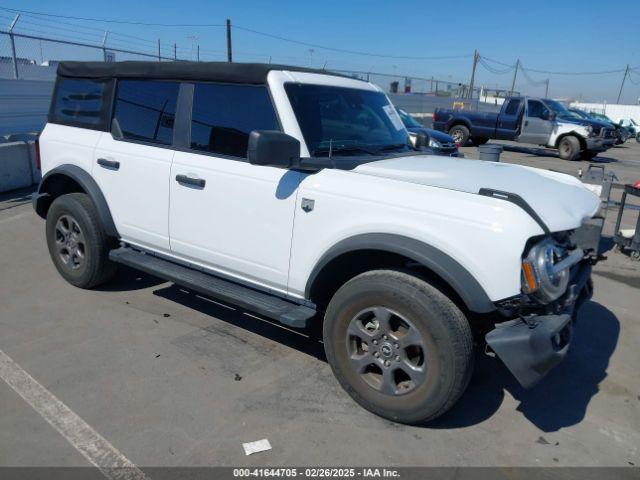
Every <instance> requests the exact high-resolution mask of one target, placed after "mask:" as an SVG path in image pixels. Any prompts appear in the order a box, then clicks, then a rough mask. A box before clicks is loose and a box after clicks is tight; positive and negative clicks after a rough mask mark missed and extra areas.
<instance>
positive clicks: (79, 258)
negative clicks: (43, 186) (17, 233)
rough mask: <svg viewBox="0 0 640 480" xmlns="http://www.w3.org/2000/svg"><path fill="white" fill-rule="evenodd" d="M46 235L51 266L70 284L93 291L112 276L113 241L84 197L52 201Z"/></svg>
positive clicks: (77, 196) (71, 196)
mask: <svg viewBox="0 0 640 480" xmlns="http://www.w3.org/2000/svg"><path fill="white" fill-rule="evenodd" d="M46 235H47V246H48V247H49V254H50V255H51V259H52V260H53V264H54V265H55V266H56V269H57V270H58V272H59V273H60V275H62V277H63V278H64V279H65V280H66V281H67V282H69V283H71V284H72V285H75V286H76V287H80V288H92V287H95V286H97V285H100V284H102V283H105V282H106V281H108V280H109V279H110V278H111V277H112V276H113V274H114V273H115V270H116V267H115V264H114V263H112V262H111V261H109V250H110V249H111V248H112V247H113V241H112V240H111V239H110V238H109V237H107V235H106V234H105V232H104V230H103V228H102V225H101V224H100V220H99V218H98V214H97V212H96V209H95V206H94V205H93V202H92V201H91V199H90V198H89V197H88V196H87V195H86V194H84V193H69V194H66V195H61V196H60V197H58V198H56V199H55V200H54V201H53V203H52V204H51V207H50V208H49V211H48V212H47V226H46Z"/></svg>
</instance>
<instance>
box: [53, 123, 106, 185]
mask: <svg viewBox="0 0 640 480" xmlns="http://www.w3.org/2000/svg"><path fill="white" fill-rule="evenodd" d="M101 135H102V132H99V131H97V130H89V129H86V128H78V127H69V126H66V125H57V124H55V123H47V124H46V125H45V127H44V129H43V130H42V133H41V134H40V158H41V162H42V175H43V176H44V175H45V174H46V173H47V172H48V171H49V170H52V169H54V168H56V167H58V166H60V165H76V166H78V167H80V168H82V169H83V170H85V171H86V172H87V173H91V169H92V167H93V152H94V150H95V148H96V145H97V144H98V141H99V140H100V136H101Z"/></svg>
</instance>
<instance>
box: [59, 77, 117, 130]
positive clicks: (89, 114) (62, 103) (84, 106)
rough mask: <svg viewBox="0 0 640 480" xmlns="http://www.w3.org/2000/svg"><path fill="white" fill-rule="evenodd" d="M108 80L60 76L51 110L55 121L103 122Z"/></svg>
mask: <svg viewBox="0 0 640 480" xmlns="http://www.w3.org/2000/svg"><path fill="white" fill-rule="evenodd" d="M106 87H107V82H106V81H104V80H94V79H91V78H64V77H60V78H58V83H57V85H56V91H55V98H54V100H53V108H52V111H51V114H52V118H51V120H52V121H53V122H61V123H68V124H72V125H77V126H79V127H82V126H93V127H95V126H98V125H99V124H100V123H101V122H102V117H103V115H102V111H103V101H104V97H105V89H106Z"/></svg>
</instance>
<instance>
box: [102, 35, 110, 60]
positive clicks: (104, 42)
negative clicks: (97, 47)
mask: <svg viewBox="0 0 640 480" xmlns="http://www.w3.org/2000/svg"><path fill="white" fill-rule="evenodd" d="M108 36H109V32H107V31H106V30H105V32H104V37H103V39H102V61H103V62H106V61H107V37H108Z"/></svg>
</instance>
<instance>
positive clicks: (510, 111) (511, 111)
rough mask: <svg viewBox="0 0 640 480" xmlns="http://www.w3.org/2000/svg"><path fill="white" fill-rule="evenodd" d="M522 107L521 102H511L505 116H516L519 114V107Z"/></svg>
mask: <svg viewBox="0 0 640 480" xmlns="http://www.w3.org/2000/svg"><path fill="white" fill-rule="evenodd" d="M519 106H520V100H515V99H514V100H509V104H508V105H507V108H506V109H505V111H504V113H505V115H515V114H516V113H518V107H519Z"/></svg>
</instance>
